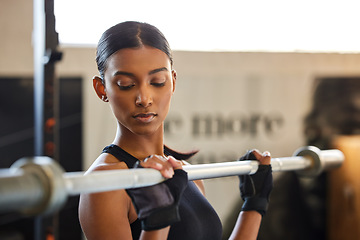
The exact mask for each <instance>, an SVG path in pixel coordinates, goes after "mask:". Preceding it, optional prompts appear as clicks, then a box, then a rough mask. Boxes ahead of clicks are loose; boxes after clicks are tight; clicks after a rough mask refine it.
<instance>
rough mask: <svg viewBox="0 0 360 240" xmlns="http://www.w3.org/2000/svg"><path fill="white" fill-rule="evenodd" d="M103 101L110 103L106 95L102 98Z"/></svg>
mask: <svg viewBox="0 0 360 240" xmlns="http://www.w3.org/2000/svg"><path fill="white" fill-rule="evenodd" d="M101 100H103V101H104V102H108V101H109V99H108V98H107V96H106V95H102V96H101Z"/></svg>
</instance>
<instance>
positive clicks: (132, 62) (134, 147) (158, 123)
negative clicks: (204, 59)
mask: <svg viewBox="0 0 360 240" xmlns="http://www.w3.org/2000/svg"><path fill="white" fill-rule="evenodd" d="M175 84H176V72H175V71H174V70H173V69H172V66H171V63H170V60H169V58H168V56H167V55H166V54H165V53H164V52H162V51H160V50H158V49H155V48H152V47H147V46H142V47H140V48H135V49H122V50H119V51H118V52H116V53H115V54H113V55H112V56H110V57H109V58H108V61H107V68H106V70H105V72H104V79H101V78H100V77H94V79H93V87H94V89H95V92H96V94H97V95H98V97H99V98H100V99H101V100H102V101H104V102H107V103H109V105H110V107H111V109H112V112H113V114H114V116H115V118H116V120H117V132H116V136H115V139H114V141H113V144H115V145H118V146H120V147H121V148H122V149H124V150H125V151H127V152H129V153H130V154H131V155H133V156H134V157H136V158H137V159H139V160H141V165H142V166H143V167H146V168H154V169H157V170H159V171H160V173H161V174H162V175H163V176H164V177H165V178H171V177H172V176H173V174H174V169H181V168H182V166H183V164H184V163H183V162H181V161H178V160H176V159H174V158H172V157H166V156H165V155H164V152H163V146H164V120H165V117H166V115H167V113H168V111H169V107H170V102H171V98H172V95H173V93H174V91H175ZM149 156H150V157H149ZM255 156H256V157H257V159H258V160H259V161H260V163H261V164H269V163H270V156H269V155H266V154H265V155H264V154H263V155H262V154H260V153H259V152H257V153H256V154H255ZM111 169H127V166H126V164H125V163H124V162H120V161H119V160H118V159H117V158H115V157H114V156H112V155H111V154H107V153H103V154H101V155H100V156H99V157H98V158H97V159H96V160H95V161H94V163H93V164H92V166H91V167H90V168H89V169H88V171H87V173H91V172H93V171H101V170H111ZM196 184H197V185H198V187H199V189H200V191H201V192H204V187H203V185H202V182H201V181H196ZM79 219H80V223H81V226H82V228H83V231H84V233H85V235H86V237H87V239H88V240H93V239H102V240H107V239H111V240H113V239H119V240H120V239H123V240H131V239H132V236H131V229H130V224H131V223H133V222H134V221H135V220H136V219H137V214H136V211H135V209H134V206H133V204H132V202H131V199H130V197H129V196H128V195H127V194H126V191H125V190H117V191H111V192H103V193H94V194H83V195H81V197H80V205H79ZM260 221H261V215H260V214H259V213H257V212H255V211H249V212H244V213H241V214H240V215H239V219H238V223H237V224H236V226H235V229H234V232H233V235H232V238H231V239H256V236H257V233H258V229H259V226H260ZM248 226H251V227H248ZM169 229H170V228H169V227H166V228H163V229H160V230H156V231H142V233H141V239H142V240H148V239H156V240H161V239H167V235H168V232H169Z"/></svg>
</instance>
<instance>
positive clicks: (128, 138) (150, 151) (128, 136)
mask: <svg viewBox="0 0 360 240" xmlns="http://www.w3.org/2000/svg"><path fill="white" fill-rule="evenodd" d="M113 144H115V145H118V146H119V147H121V148H122V149H124V150H125V151H127V152H128V153H130V154H131V155H133V156H134V157H136V158H137V159H140V160H143V159H145V158H146V157H148V156H150V155H154V154H157V155H164V130H163V127H160V128H159V130H158V131H156V132H155V133H152V134H148V135H138V134H135V133H133V132H130V131H129V130H128V129H124V128H123V127H121V126H119V124H118V127H117V131H116V136H115V139H114V141H113Z"/></svg>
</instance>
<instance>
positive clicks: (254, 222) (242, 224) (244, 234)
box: [229, 211, 262, 240]
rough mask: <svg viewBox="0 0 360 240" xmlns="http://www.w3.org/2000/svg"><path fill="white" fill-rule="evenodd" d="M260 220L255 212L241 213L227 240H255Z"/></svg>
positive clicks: (258, 214) (259, 216)
mask: <svg viewBox="0 0 360 240" xmlns="http://www.w3.org/2000/svg"><path fill="white" fill-rule="evenodd" d="M261 218H262V217H261V215H260V213H258V212H256V211H241V212H240V214H239V217H238V219H237V221H236V224H235V227H234V230H233V232H232V233H231V236H230V238H229V240H243V239H244V240H256V239H257V236H258V233H259V228H260V223H261Z"/></svg>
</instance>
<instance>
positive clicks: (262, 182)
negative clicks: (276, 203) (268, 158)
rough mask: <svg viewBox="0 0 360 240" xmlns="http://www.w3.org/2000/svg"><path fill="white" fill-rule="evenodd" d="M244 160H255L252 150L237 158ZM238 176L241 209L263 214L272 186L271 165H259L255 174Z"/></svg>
mask: <svg viewBox="0 0 360 240" xmlns="http://www.w3.org/2000/svg"><path fill="white" fill-rule="evenodd" d="M245 160H256V157H255V155H254V154H253V153H252V151H249V152H247V153H246V154H245V155H244V156H242V157H241V158H240V159H239V161H245ZM239 178H240V192H241V197H242V199H243V200H244V204H243V206H242V208H241V210H242V211H251V210H255V211H257V212H259V213H260V214H261V216H264V215H265V214H266V210H267V208H268V203H269V196H270V192H271V190H272V188H273V177H272V170H271V165H259V168H258V170H257V172H256V173H255V174H252V175H239Z"/></svg>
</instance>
